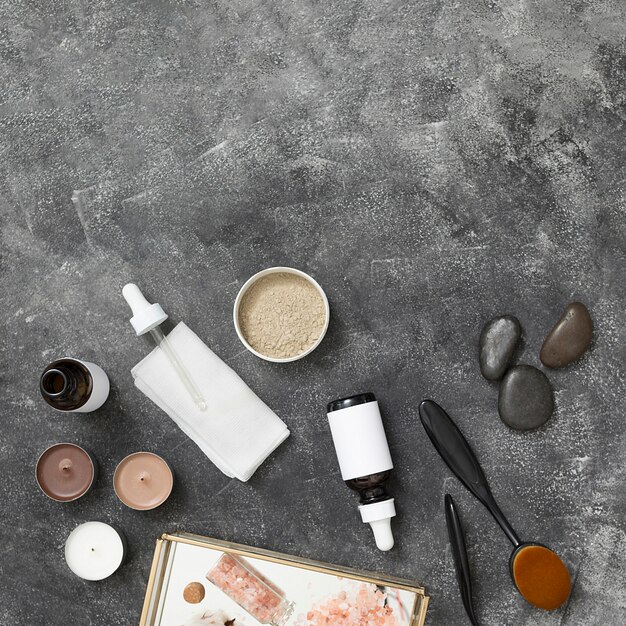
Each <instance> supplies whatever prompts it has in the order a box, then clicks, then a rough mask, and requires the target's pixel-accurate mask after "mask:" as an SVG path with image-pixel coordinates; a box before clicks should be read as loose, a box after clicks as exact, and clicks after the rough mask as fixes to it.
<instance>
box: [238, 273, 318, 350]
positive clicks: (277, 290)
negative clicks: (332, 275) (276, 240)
mask: <svg viewBox="0 0 626 626" xmlns="http://www.w3.org/2000/svg"><path fill="white" fill-rule="evenodd" d="M325 322H326V307H325V305H324V300H323V299H322V296H321V295H320V293H319V291H318V290H317V289H316V288H315V287H314V286H313V285H312V284H311V283H310V282H309V281H308V280H305V279H304V278H302V277H301V276H298V275H297V274H289V273H287V272H277V273H275V274H267V275H266V276H263V277H261V278H259V280H257V281H256V282H254V283H253V284H252V286H251V287H250V288H249V289H248V290H247V291H246V292H245V294H244V296H243V298H242V300H241V305H240V307H239V326H240V328H241V332H242V334H243V336H244V337H245V338H246V341H247V342H248V343H249V344H250V345H251V346H252V347H253V348H254V349H255V350H256V351H257V352H260V353H261V354H263V355H265V356H270V357H273V358H275V359H288V358H290V357H294V356H297V355H298V354H302V353H303V352H305V351H306V350H307V349H308V348H310V347H311V346H312V345H313V344H314V343H315V342H316V341H317V339H318V338H319V336H320V335H321V334H322V330H323V329H324V324H325Z"/></svg>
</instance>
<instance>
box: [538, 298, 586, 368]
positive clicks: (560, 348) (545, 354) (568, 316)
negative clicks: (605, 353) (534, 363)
mask: <svg viewBox="0 0 626 626" xmlns="http://www.w3.org/2000/svg"><path fill="white" fill-rule="evenodd" d="M592 339H593V320H592V319H591V315H590V314H589V311H588V309H587V307H586V306H585V305H584V304H583V303H582V302H570V303H569V304H568V305H567V306H566V307H565V311H563V315H561V317H560V319H559V321H558V322H557V323H556V324H555V325H554V327H553V328H552V330H551V331H550V332H549V333H548V336H547V337H546V339H545V341H544V342H543V346H541V353H540V354H539V358H540V359H541V362H542V363H543V364H544V365H545V366H546V367H551V368H553V369H557V368H560V367H566V366H567V365H569V364H570V363H573V362H574V361H576V360H578V359H579V358H580V357H581V356H582V355H583V354H585V352H587V350H588V349H589V346H590V345H591V340H592Z"/></svg>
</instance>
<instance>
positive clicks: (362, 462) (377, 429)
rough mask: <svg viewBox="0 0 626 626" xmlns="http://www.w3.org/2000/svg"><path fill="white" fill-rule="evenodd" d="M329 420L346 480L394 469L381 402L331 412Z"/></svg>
mask: <svg viewBox="0 0 626 626" xmlns="http://www.w3.org/2000/svg"><path fill="white" fill-rule="evenodd" d="M328 421H329V423H330V431H331V433H332V436H333V442H334V444H335V450H336V452H337V458H338V459H339V467H340V469H341V476H342V478H343V479H344V480H350V479H352V478H360V477H361V476H369V475H370V474H376V473H378V472H384V471H386V470H389V469H391V468H392V467H393V462H392V460H391V454H389V445H388V444H387V437H386V436H385V429H384V427H383V421H382V419H381V417H380V409H379V408H378V402H376V401H374V402H366V403H364V404H357V405H356V406H350V407H348V408H347V409H340V410H339V411H331V412H330V413H328Z"/></svg>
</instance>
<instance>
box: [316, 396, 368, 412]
mask: <svg viewBox="0 0 626 626" xmlns="http://www.w3.org/2000/svg"><path fill="white" fill-rule="evenodd" d="M366 402H376V396H375V395H374V394H373V393H369V392H368V393H360V394H358V395H356V396H350V397H349V398H341V399H339V400H333V401H332V402H329V403H328V407H327V412H328V413H332V412H333V411H340V410H341V409H347V408H348V407H350V406H356V405H357V404H365V403H366Z"/></svg>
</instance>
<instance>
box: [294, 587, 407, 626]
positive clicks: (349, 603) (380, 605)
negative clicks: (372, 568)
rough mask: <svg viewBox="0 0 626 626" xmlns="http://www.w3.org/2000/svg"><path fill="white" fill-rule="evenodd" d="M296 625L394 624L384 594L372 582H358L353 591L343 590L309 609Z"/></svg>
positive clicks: (358, 625)
mask: <svg viewBox="0 0 626 626" xmlns="http://www.w3.org/2000/svg"><path fill="white" fill-rule="evenodd" d="M298 626H397V622H396V618H395V616H394V614H393V609H392V608H391V607H390V606H389V605H386V606H385V594H384V593H382V592H381V591H380V590H378V589H376V587H375V586H374V585H366V584H362V585H360V587H359V589H358V590H357V591H356V592H352V593H351V594H350V595H348V594H347V593H346V592H345V591H342V592H341V593H339V594H338V595H337V596H336V597H335V598H330V599H329V600H327V601H326V602H324V603H323V604H321V605H319V606H317V607H315V608H313V609H311V610H310V611H309V612H308V613H307V614H306V618H304V617H300V618H299V619H298Z"/></svg>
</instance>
